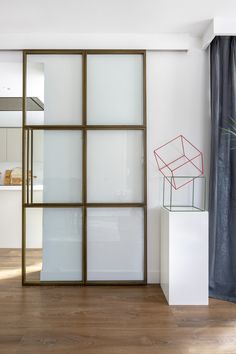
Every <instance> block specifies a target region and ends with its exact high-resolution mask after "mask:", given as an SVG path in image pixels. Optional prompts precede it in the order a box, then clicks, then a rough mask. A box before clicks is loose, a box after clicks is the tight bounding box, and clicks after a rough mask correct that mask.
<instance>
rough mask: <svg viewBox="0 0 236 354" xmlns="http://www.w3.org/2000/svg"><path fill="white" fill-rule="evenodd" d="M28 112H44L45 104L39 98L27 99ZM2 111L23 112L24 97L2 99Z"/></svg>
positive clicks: (0, 103) (0, 100)
mask: <svg viewBox="0 0 236 354" xmlns="http://www.w3.org/2000/svg"><path fill="white" fill-rule="evenodd" d="M26 110H27V111H43V110H44V104H43V102H42V101H40V99H39V98H37V97H27V98H26ZM0 111H5V112H6V111H12V112H13V111H22V97H0Z"/></svg>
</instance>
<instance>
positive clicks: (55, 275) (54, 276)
mask: <svg viewBox="0 0 236 354" xmlns="http://www.w3.org/2000/svg"><path fill="white" fill-rule="evenodd" d="M81 279H82V272H81V271H65V272H55V271H54V272H51V271H41V273H40V280H41V281H50V280H51V281H53V280H55V281H70V280H74V281H79V280H81ZM88 280H95V281H99V280H104V281H106V280H142V273H140V272H124V271H122V272H104V271H93V272H89V274H88ZM159 283H160V272H159V271H151V272H148V284H159Z"/></svg>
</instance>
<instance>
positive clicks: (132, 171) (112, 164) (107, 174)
mask: <svg viewBox="0 0 236 354" xmlns="http://www.w3.org/2000/svg"><path fill="white" fill-rule="evenodd" d="M87 149H88V152H87V167H88V170H87V181H88V183H87V188H88V190H87V197H88V201H89V202H142V201H143V132H142V131H123V130H122V131H89V132H88V142H87Z"/></svg>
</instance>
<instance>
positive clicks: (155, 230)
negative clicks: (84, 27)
mask: <svg viewBox="0 0 236 354" xmlns="http://www.w3.org/2000/svg"><path fill="white" fill-rule="evenodd" d="M147 110H148V138H147V143H148V149H147V160H148V279H149V282H159V272H160V206H161V202H162V177H161V175H160V174H159V172H158V170H157V166H156V162H155V159H154V155H153V150H154V149H155V148H157V147H158V146H160V145H162V144H163V143H165V142H167V141H168V140H170V139H172V138H174V137H176V136H177V135H179V134H183V135H184V136H186V138H187V139H189V140H190V141H191V142H193V143H194V144H195V145H196V146H197V147H198V148H199V149H200V150H202V151H203V153H204V161H205V174H206V176H208V175H209V150H210V113H209V64H208V53H207V52H206V51H203V50H201V47H200V43H199V41H198V40H195V39H193V40H192V43H191V47H190V50H189V51H188V52H148V53H147Z"/></svg>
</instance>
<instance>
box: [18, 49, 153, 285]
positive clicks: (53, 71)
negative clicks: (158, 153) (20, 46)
mask: <svg viewBox="0 0 236 354" xmlns="http://www.w3.org/2000/svg"><path fill="white" fill-rule="evenodd" d="M145 66H146V63H145V52H144V51H76V50H73V51H34V50H32V51H31V50H29V51H25V52H24V66H23V68H24V70H23V71H24V73H23V88H24V89H23V204H22V256H23V257H22V259H23V262H22V276H23V284H42V283H46V284H55V283H58V284H71V283H76V284H77V283H78V284H93V283H98V284H101V283H104V282H105V283H107V282H109V283H117V284H119V283H127V284H129V283H140V284H145V283H146V277H147V274H146V273H147V271H146V268H147V267H146V263H147V260H146V252H147V250H146V248H147V240H146V102H145V80H146V77H145V76H146V75H145ZM28 97H32V98H34V100H35V102H38V103H39V104H40V107H43V109H41V110H39V111H31V110H30V107H29V106H27V102H28V100H27V98H28ZM35 238H37V239H38V243H37V244H38V245H39V246H38V248H32V246H31V245H32V244H35V242H32V240H34V239H35Z"/></svg>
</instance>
